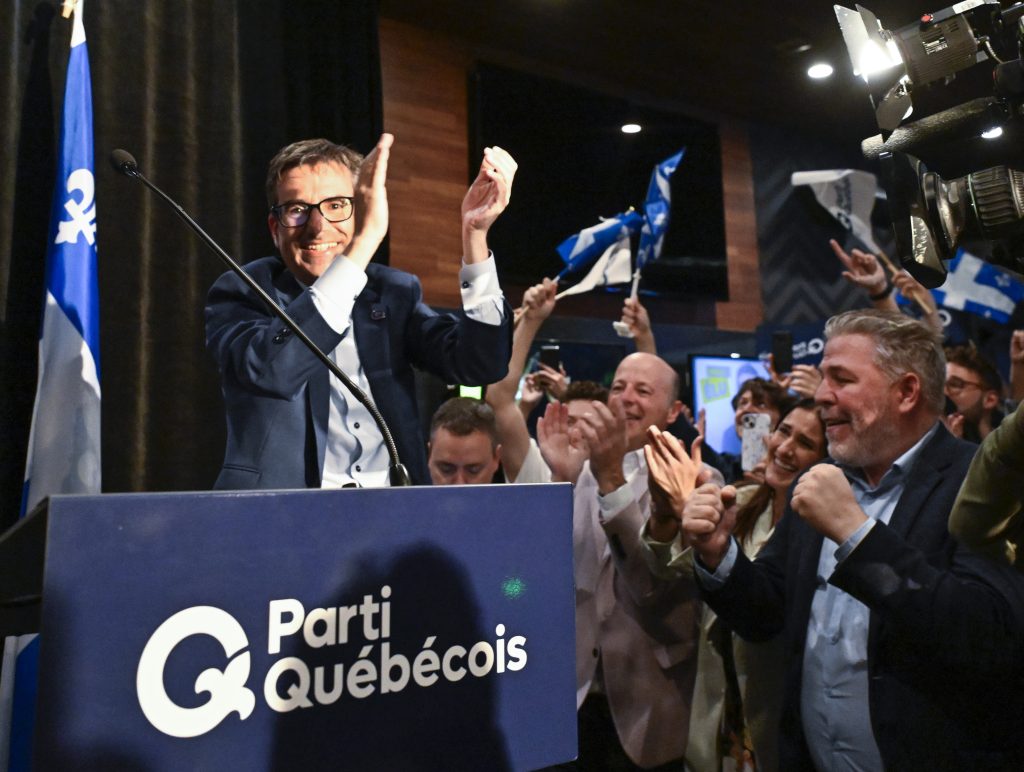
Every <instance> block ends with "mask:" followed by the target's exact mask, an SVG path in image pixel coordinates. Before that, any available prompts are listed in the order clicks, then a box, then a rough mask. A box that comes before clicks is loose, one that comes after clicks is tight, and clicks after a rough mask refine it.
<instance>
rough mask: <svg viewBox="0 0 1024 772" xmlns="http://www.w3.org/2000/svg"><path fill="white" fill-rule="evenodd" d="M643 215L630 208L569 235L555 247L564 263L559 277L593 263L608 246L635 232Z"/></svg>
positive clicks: (640, 223)
mask: <svg viewBox="0 0 1024 772" xmlns="http://www.w3.org/2000/svg"><path fill="white" fill-rule="evenodd" d="M643 221H644V220H643V217H641V216H640V214H639V213H638V212H634V211H633V210H630V211H628V212H623V213H622V214H617V215H615V216H614V217H609V218H608V219H606V220H602V221H601V222H600V223H598V224H597V225H592V226H591V227H589V228H584V229H583V230H581V231H580V232H579V233H577V234H576V235H574V236H570V237H569V238H567V239H566V240H565V241H563V242H562V243H561V244H559V245H558V247H556V249H557V250H558V254H559V255H560V256H561V258H562V262H563V263H565V268H564V269H563V270H562V272H561V273H560V274H558V276H559V278H561V277H562V276H565V275H566V274H567V273H571V272H572V271H575V270H576V269H577V268H581V267H582V266H584V265H589V264H590V263H593V262H594V261H595V260H597V258H599V257H600V256H601V255H603V254H604V253H605V252H607V250H608V249H609V248H610V247H613V246H614V245H615V244H617V243H618V242H619V240H620V239H621V238H622V237H623V236H624V235H625V236H628V235H629V234H631V233H636V231H638V230H639V229H640V226H641V225H642V224H643Z"/></svg>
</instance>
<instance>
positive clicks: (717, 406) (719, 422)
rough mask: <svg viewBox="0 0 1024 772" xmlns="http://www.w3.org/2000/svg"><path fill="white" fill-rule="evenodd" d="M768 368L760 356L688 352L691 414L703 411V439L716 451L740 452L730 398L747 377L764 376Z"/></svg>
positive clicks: (766, 376)
mask: <svg viewBox="0 0 1024 772" xmlns="http://www.w3.org/2000/svg"><path fill="white" fill-rule="evenodd" d="M768 377H769V375H768V370H767V368H766V367H765V366H764V363H763V362H761V360H760V359H755V358H744V357H736V358H734V357H730V356H705V355H698V354H693V355H691V356H690V385H691V387H692V395H693V403H692V404H693V415H694V417H696V416H697V415H698V413H699V411H700V410H701V409H702V408H703V410H704V412H705V421H706V426H705V434H704V436H705V440H704V441H705V443H706V444H707V445H708V446H710V447H712V448H714V449H715V450H717V451H718V452H719V453H734V454H738V453H739V452H740V438H739V437H738V436H737V435H736V428H735V423H734V411H733V408H732V398H733V396H735V394H736V392H737V390H738V389H739V386H740V384H741V383H743V382H744V381H745V380H747V379H748V378H768Z"/></svg>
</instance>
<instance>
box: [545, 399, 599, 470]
mask: <svg viewBox="0 0 1024 772" xmlns="http://www.w3.org/2000/svg"><path fill="white" fill-rule="evenodd" d="M537 446H538V447H539V448H540V454H541V456H543V457H544V462H545V463H546V464H547V465H548V468H549V469H550V470H551V477H552V479H553V480H554V481H556V482H571V483H575V482H576V480H577V479H578V478H579V476H580V472H581V471H583V463H584V462H585V461H586V460H587V447H586V445H585V444H579V445H573V443H572V442H570V441H569V408H568V407H566V406H565V405H561V404H558V403H557V402H549V403H548V405H547V407H546V408H545V409H544V415H543V416H542V417H541V418H538V419H537Z"/></svg>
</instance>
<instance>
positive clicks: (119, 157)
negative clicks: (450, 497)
mask: <svg viewBox="0 0 1024 772" xmlns="http://www.w3.org/2000/svg"><path fill="white" fill-rule="evenodd" d="M110 163H111V165H112V166H113V167H114V169H115V170H116V171H118V172H120V173H121V174H123V175H125V176H126V177H131V178H133V179H136V180H138V181H139V182H141V183H142V184H143V185H145V186H146V187H147V188H149V189H150V190H152V191H153V192H154V193H156V194H157V195H158V196H160V198H162V199H163V200H164V201H166V202H167V203H168V204H170V206H171V208H172V209H173V210H174V213H175V214H176V215H178V217H180V218H181V219H182V220H184V221H185V222H186V223H187V224H188V226H189V227H190V228H191V229H192V230H193V231H195V233H196V234H197V235H198V236H199V238H200V239H202V241H203V243H204V244H206V246H208V247H209V248H210V249H212V250H213V252H214V254H216V255H217V257H219V258H220V260H221V262H222V263H224V265H226V266H227V267H228V268H229V269H230V270H231V271H232V272H234V273H235V274H236V275H237V276H238V278H240V279H241V280H242V281H244V282H245V283H246V285H248V287H249V289H251V290H252V291H253V292H255V293H256V295H257V296H258V297H259V298H260V300H262V301H263V302H264V303H265V304H266V306H267V308H268V309H269V310H270V312H271V313H272V314H274V316H276V317H277V318H278V319H280V320H281V321H282V322H284V324H285V326H286V327H287V328H288V329H289V330H291V331H292V333H293V334H294V335H295V337H297V338H298V339H299V340H301V341H302V342H303V343H304V344H305V346H306V348H308V349H309V350H310V351H312V352H313V354H315V355H316V358H317V359H319V360H320V361H321V362H323V363H324V366H326V367H327V369H328V370H330V371H331V373H332V374H333V375H334V376H335V377H336V378H337V379H338V380H339V381H341V382H342V383H343V384H345V388H346V389H348V390H349V392H350V393H351V394H352V396H354V397H355V398H356V399H357V400H358V401H359V402H360V404H362V405H363V407H365V408H366V409H367V410H368V411H369V412H370V415H371V416H373V420H374V422H375V423H376V424H377V428H378V429H380V433H381V435H382V436H383V438H384V445H385V447H386V448H387V451H388V458H389V460H390V464H391V465H390V467H389V468H388V481H389V482H390V484H391V487H393V488H397V487H402V486H406V485H412V480H411V479H410V478H409V472H408V470H406V468H405V465H404V464H403V463H402V462H401V460H399V458H398V448H397V447H396V446H395V439H394V437H392V436H391V430H390V429H389V428H388V425H387V423H385V422H384V417H383V416H382V415H381V414H380V411H379V410H377V406H376V405H374V404H373V402H372V401H371V400H370V398H369V397H367V396H366V394H365V392H363V390H362V389H360V388H359V387H358V386H356V385H355V383H353V382H352V379H351V378H349V377H348V376H347V375H345V373H344V372H342V370H341V368H340V367H338V365H337V364H336V363H335V362H334V361H333V360H332V359H331V358H330V357H329V356H327V354H325V353H324V352H323V351H322V350H321V349H320V347H319V346H317V345H316V343H314V342H313V340H312V339H311V338H310V337H309V336H308V335H306V333H305V332H303V331H302V328H301V327H299V325H298V324H297V323H296V322H295V320H294V319H292V318H291V317H290V316H289V315H288V312H286V311H285V310H284V309H283V308H281V306H279V305H278V304H277V303H276V302H275V301H274V299H273V298H271V297H270V295H268V294H267V293H266V292H265V291H264V290H263V288H262V287H260V286H259V285H258V284H257V283H256V280H255V279H253V278H252V277H251V276H250V275H249V274H247V273H246V272H245V271H243V270H242V266H240V265H239V264H238V263H236V262H235V261H234V260H233V259H232V258H231V256H230V255H229V254H228V253H227V252H225V251H224V250H223V249H221V247H220V245H219V244H218V243H217V242H216V241H214V240H213V238H212V237H211V236H210V235H209V234H207V232H206V231H204V230H203V229H202V228H201V227H200V226H199V223H197V222H196V221H195V220H193V219H192V218H191V217H190V216H189V214H188V213H187V212H186V211H185V210H184V209H183V208H182V207H181V205H180V204H178V203H177V202H176V201H175V200H174V199H173V198H171V197H170V196H168V195H167V194H166V193H164V192H163V191H162V190H161V189H160V188H158V187H157V186H156V185H154V184H153V183H152V182H150V181H149V180H148V179H146V177H145V176H144V175H143V174H142V172H140V171H139V166H138V164H137V163H136V161H135V158H133V157H132V155H131V153H129V152H127V151H125V150H120V149H119V150H114V151H113V152H112V153H111V154H110Z"/></svg>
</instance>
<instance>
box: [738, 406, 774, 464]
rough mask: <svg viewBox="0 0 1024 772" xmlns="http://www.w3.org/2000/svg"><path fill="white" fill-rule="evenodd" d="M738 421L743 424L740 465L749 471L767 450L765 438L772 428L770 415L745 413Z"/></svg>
mask: <svg viewBox="0 0 1024 772" xmlns="http://www.w3.org/2000/svg"><path fill="white" fill-rule="evenodd" d="M740 423H741V424H742V426H743V437H742V446H741V447H742V450H741V453H742V455H741V457H740V467H741V468H742V469H743V471H744V472H749V471H750V470H751V469H753V468H754V467H756V466H757V465H758V464H760V463H761V461H762V460H764V457H765V454H766V453H767V452H768V445H767V443H766V440H767V439H768V435H769V434H770V433H771V430H772V417H771V416H770V415H768V414H767V413H746V414H745V415H744V416H743V417H742V418H741V419H740Z"/></svg>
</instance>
